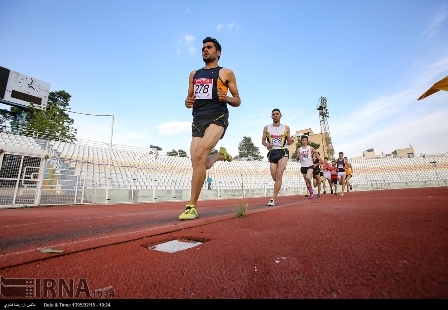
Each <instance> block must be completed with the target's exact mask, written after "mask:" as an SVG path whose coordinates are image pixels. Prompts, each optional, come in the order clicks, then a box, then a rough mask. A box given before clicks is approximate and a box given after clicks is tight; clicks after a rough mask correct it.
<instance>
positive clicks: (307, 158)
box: [297, 135, 316, 199]
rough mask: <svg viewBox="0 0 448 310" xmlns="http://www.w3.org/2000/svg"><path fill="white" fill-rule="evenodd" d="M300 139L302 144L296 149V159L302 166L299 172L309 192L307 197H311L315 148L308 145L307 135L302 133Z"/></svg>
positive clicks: (312, 193)
mask: <svg viewBox="0 0 448 310" xmlns="http://www.w3.org/2000/svg"><path fill="white" fill-rule="evenodd" d="M301 141H302V146H301V147H299V149H298V150H297V160H298V161H300V165H301V166H302V167H301V168H300V172H301V173H302V176H303V179H304V180H305V184H306V187H307V188H308V191H309V193H310V196H309V199H313V197H314V192H313V186H312V180H313V154H314V153H316V150H315V149H314V148H313V147H312V146H310V145H308V136H305V135H303V136H302V137H301Z"/></svg>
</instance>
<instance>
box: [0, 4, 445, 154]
mask: <svg viewBox="0 0 448 310" xmlns="http://www.w3.org/2000/svg"><path fill="white" fill-rule="evenodd" d="M0 13H1V16H2V18H1V19H0V29H1V30H0V42H1V48H0V66H3V67H6V68H8V69H10V70H14V71H18V72H20V73H23V74H25V75H28V76H31V77H35V78H37V79H40V80H42V81H45V82H48V83H50V85H51V86H50V91H58V90H65V91H67V92H69V93H70V94H71V95H72V99H71V101H70V107H71V108H72V110H73V111H76V112H80V113H88V114H113V115H114V134H113V143H114V144H120V145H130V146H141V147H148V146H149V145H150V144H153V145H158V146H160V147H162V148H163V150H164V151H170V150H172V149H176V150H178V149H183V150H185V151H187V152H188V151H189V146H190V140H191V125H190V124H191V119H192V117H191V110H190V109H187V108H185V106H184V100H185V97H186V95H187V87H188V76H189V73H190V72H191V71H192V70H194V69H199V68H200V67H202V66H203V62H202V58H201V52H200V51H201V46H202V40H203V39H204V38H205V37H207V36H211V37H215V38H216V39H218V41H219V42H220V43H221V45H222V56H221V59H220V62H219V64H220V65H221V66H223V67H226V68H230V69H232V70H233V71H234V73H235V75H236V78H237V85H238V89H239V92H240V96H241V99H242V104H241V106H240V107H238V108H232V107H229V110H230V126H229V128H228V130H227V132H226V135H225V137H224V138H223V139H222V140H221V141H220V142H219V144H218V146H217V147H219V146H225V147H226V148H227V150H228V151H229V152H230V153H231V154H233V155H236V154H237V153H238V143H239V142H240V141H241V140H242V139H243V137H244V136H249V137H251V138H252V141H253V142H254V143H255V145H256V146H258V147H259V148H260V153H261V154H262V155H264V154H266V150H265V148H264V147H262V145H261V136H262V132H263V127H264V126H265V125H267V124H269V123H271V122H272V120H271V118H270V114H271V110H272V109H273V108H279V109H280V110H281V111H282V115H283V117H282V123H285V124H287V125H289V126H290V127H291V130H292V131H293V132H294V131H296V130H301V129H305V128H311V129H312V130H313V131H314V132H316V133H318V132H320V124H319V117H318V112H317V111H316V106H317V104H318V101H319V98H320V97H321V96H323V97H326V98H327V104H328V109H329V112H330V117H329V119H328V123H329V129H330V134H331V138H332V141H333V145H334V147H335V150H336V152H339V151H343V152H344V153H345V154H346V155H347V156H349V157H357V156H361V155H362V152H363V151H364V150H366V149H368V148H374V149H375V152H376V153H377V154H381V152H384V154H386V153H391V152H392V151H394V150H395V149H399V148H406V147H408V146H409V144H411V145H412V146H413V147H414V149H415V152H416V154H417V155H419V154H422V153H425V154H434V153H446V152H448V138H446V136H447V134H448V92H445V91H440V92H438V93H435V94H433V95H431V96H429V97H427V98H425V99H423V100H420V101H418V100H417V98H418V97H419V96H420V95H421V94H423V93H424V92H425V91H426V90H427V89H428V88H429V87H431V86H432V85H433V84H434V83H435V82H437V81H438V80H440V79H442V78H443V77H445V76H447V75H448V1H447V0H429V1H428V0H393V1H390V0H377V1H365V0H350V1H349V0H338V1H330V0H328V1H322V0H313V1H311V0H307V1H299V0H279V1H233V0H229V1H225V2H208V1H195V0H190V1H175V0H173V1H151V0H146V1H143V0H129V1H118V0H107V1H106V0H94V1H91V0H89V1H88V0H64V1H59V0H34V1H28V0H0ZM1 107H3V108H4V107H5V106H1ZM71 116H72V117H73V118H74V119H75V124H74V127H75V128H77V129H78V138H79V139H88V140H94V141H102V142H108V141H109V139H110V131H111V117H94V116H85V115H79V114H78V115H77V114H72V115H71Z"/></svg>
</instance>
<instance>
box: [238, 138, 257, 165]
mask: <svg viewBox="0 0 448 310" xmlns="http://www.w3.org/2000/svg"><path fill="white" fill-rule="evenodd" d="M262 158H263V156H261V155H260V150H259V149H258V147H256V146H255V145H254V143H253V142H252V138H251V137H246V136H244V137H243V140H242V141H241V142H240V143H239V144H238V156H235V159H243V160H261V159H262Z"/></svg>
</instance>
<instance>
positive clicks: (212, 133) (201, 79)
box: [179, 37, 241, 220]
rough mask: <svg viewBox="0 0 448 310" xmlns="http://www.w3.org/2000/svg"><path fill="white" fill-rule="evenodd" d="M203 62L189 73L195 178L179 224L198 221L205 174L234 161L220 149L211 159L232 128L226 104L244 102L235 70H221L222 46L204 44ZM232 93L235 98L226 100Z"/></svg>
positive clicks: (206, 41)
mask: <svg viewBox="0 0 448 310" xmlns="http://www.w3.org/2000/svg"><path fill="white" fill-rule="evenodd" d="M202 43H203V46H202V59H203V61H204V63H205V66H204V68H201V69H199V70H194V71H192V72H191V73H190V78H189V86H188V94H187V99H185V106H186V107H187V108H189V109H191V108H193V111H192V114H193V123H192V137H193V138H192V140H191V145H190V156H191V164H192V167H193V175H192V179H191V196H190V201H189V202H188V203H187V206H186V207H185V211H184V212H183V213H182V214H181V215H179V220H194V219H195V218H197V217H198V212H197V210H196V204H197V202H198V199H199V195H200V193H201V189H202V184H204V181H205V177H206V170H207V169H210V168H211V167H212V166H213V164H214V163H215V162H216V161H218V160H225V161H229V162H230V161H232V156H230V154H228V153H227V151H226V149H225V148H223V147H221V148H220V149H219V153H218V154H214V155H209V154H210V152H211V151H212V149H213V148H214V147H215V146H216V145H217V144H218V142H219V140H220V139H222V137H224V134H225V131H226V129H227V126H228V125H229V122H228V117H229V112H228V109H227V104H229V105H230V106H232V107H238V106H240V104H241V99H240V96H239V93H238V88H237V86H236V78H235V74H234V73H233V71H232V70H230V69H226V68H222V67H219V66H218V60H219V58H220V57H221V45H220V44H219V42H218V41H217V40H216V39H213V38H210V37H207V38H205V39H204V40H203V41H202ZM228 91H230V94H231V95H232V97H229V96H227V92H228Z"/></svg>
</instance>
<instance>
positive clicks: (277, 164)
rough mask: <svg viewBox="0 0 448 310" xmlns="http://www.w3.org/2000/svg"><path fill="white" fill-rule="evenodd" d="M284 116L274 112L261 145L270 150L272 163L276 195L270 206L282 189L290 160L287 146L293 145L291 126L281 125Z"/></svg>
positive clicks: (264, 130)
mask: <svg viewBox="0 0 448 310" xmlns="http://www.w3.org/2000/svg"><path fill="white" fill-rule="evenodd" d="M281 117H282V114H281V113H280V110H279V109H274V110H272V113H271V118H272V121H273V122H272V124H269V125H266V126H264V129H263V137H262V139H261V143H262V144H263V145H264V146H265V147H266V148H267V149H268V150H269V152H268V159H269V162H270V170H271V176H272V179H273V180H274V182H275V183H274V193H273V195H272V197H271V199H270V200H269V202H268V206H275V198H276V197H277V195H278V193H279V192H280V188H281V187H282V178H283V172H284V171H285V169H286V163H287V162H288V159H289V150H288V147H287V145H290V144H293V143H294V139H292V138H291V137H290V136H289V134H290V131H289V126H287V125H284V124H280V119H281Z"/></svg>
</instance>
